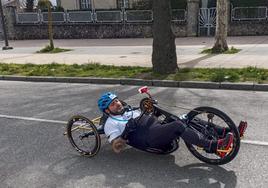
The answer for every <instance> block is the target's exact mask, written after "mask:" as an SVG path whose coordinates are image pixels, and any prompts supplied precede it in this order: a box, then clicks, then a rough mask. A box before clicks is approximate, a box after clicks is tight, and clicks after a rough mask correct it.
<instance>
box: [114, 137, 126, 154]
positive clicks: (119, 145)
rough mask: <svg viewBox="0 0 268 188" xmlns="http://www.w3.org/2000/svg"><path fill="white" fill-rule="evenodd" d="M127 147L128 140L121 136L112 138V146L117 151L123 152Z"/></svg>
mask: <svg viewBox="0 0 268 188" xmlns="http://www.w3.org/2000/svg"><path fill="white" fill-rule="evenodd" d="M125 147H126V140H124V139H123V138H121V137H120V136H119V137H117V138H115V139H114V140H112V148H113V151H114V152H115V153H119V152H121V151H122V150H123V149H124V148H125Z"/></svg>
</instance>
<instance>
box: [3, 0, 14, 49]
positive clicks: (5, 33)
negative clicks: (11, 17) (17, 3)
mask: <svg viewBox="0 0 268 188" xmlns="http://www.w3.org/2000/svg"><path fill="white" fill-rule="evenodd" d="M0 15H1V18H2V26H3V33H4V38H5V46H4V47H3V48H2V50H10V49H13V48H12V47H10V46H8V40H7V32H6V24H5V19H4V12H3V6H2V0H0Z"/></svg>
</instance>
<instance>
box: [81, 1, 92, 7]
mask: <svg viewBox="0 0 268 188" xmlns="http://www.w3.org/2000/svg"><path fill="white" fill-rule="evenodd" d="M80 5H81V9H91V0H80Z"/></svg>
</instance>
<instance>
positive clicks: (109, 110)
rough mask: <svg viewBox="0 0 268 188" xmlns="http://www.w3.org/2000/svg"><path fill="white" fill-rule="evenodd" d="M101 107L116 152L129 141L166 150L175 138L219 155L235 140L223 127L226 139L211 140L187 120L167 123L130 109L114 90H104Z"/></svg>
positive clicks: (105, 126) (144, 147)
mask: <svg viewBox="0 0 268 188" xmlns="http://www.w3.org/2000/svg"><path fill="white" fill-rule="evenodd" d="M98 107H99V109H100V110H101V111H102V112H103V113H104V114H106V115H107V116H108V119H107V120H106V122H105V125H104V132H105V134H106V136H107V137H108V141H109V142H110V143H111V144H112V149H113V151H114V152H116V153H119V152H120V151H122V150H123V149H124V147H125V146H126V144H128V145H130V146H132V147H134V148H138V149H141V150H148V149H155V150H162V151H165V150H167V149H168V148H170V144H171V143H172V142H173V140H174V139H178V138H182V139H183V140H184V141H185V142H187V143H190V144H193V145H196V146H199V147H202V148H204V149H205V150H206V151H208V152H210V153H216V154H217V153H218V152H217V151H218V150H220V151H221V153H222V151H226V153H227V151H228V149H229V148H230V147H231V145H232V143H233V139H234V136H233V133H231V132H228V131H226V130H225V129H223V128H220V127H218V128H217V129H218V130H217V132H218V133H219V135H222V136H223V137H222V138H220V139H218V140H209V139H207V138H205V137H204V135H203V134H202V133H200V132H198V131H195V130H193V129H191V128H189V127H188V126H187V125H186V124H185V123H184V121H183V120H174V121H171V122H169V123H165V124H163V123H161V122H160V121H159V120H158V119H157V118H156V117H155V116H154V115H147V114H141V112H140V110H138V109H137V110H133V109H130V110H129V109H126V108H124V106H123V105H122V103H121V101H120V100H119V99H118V97H117V96H116V95H115V94H113V93H111V92H107V93H104V94H103V95H102V96H101V97H100V98H99V100H98ZM238 130H239V132H240V131H241V132H240V135H241V134H243V131H242V130H244V127H240V126H239V127H238ZM221 156H222V155H221Z"/></svg>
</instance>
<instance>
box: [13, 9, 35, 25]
mask: <svg viewBox="0 0 268 188" xmlns="http://www.w3.org/2000/svg"><path fill="white" fill-rule="evenodd" d="M16 21H17V23H23V24H24V23H34V24H35V23H39V22H40V15H39V13H38V12H24V13H16Z"/></svg>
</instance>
